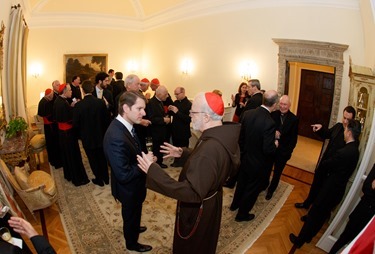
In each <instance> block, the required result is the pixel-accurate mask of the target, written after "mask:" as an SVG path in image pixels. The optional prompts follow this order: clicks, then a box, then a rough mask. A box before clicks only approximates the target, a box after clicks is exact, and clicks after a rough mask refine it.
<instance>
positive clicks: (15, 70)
mask: <svg viewBox="0 0 375 254" xmlns="http://www.w3.org/2000/svg"><path fill="white" fill-rule="evenodd" d="M8 27H9V36H8V42H7V46H6V55H5V64H4V67H5V82H4V86H3V92H4V96H3V97H4V100H3V101H4V107H5V112H6V118H7V120H9V117H13V116H21V117H23V118H24V119H26V120H27V119H28V118H27V115H26V98H27V96H26V92H27V91H26V45H27V36H28V31H29V29H28V27H27V25H26V22H25V21H24V18H23V14H22V10H21V8H20V5H18V6H12V9H11V12H10V18H9V25H8Z"/></svg>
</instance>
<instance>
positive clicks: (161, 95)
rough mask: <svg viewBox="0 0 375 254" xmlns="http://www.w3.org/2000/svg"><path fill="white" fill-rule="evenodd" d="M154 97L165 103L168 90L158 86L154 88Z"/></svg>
mask: <svg viewBox="0 0 375 254" xmlns="http://www.w3.org/2000/svg"><path fill="white" fill-rule="evenodd" d="M155 96H156V98H158V99H159V100H161V101H165V100H166V99H167V98H168V90H167V88H166V87H165V86H159V87H158V88H156V91H155Z"/></svg>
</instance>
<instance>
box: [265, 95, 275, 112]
mask: <svg viewBox="0 0 375 254" xmlns="http://www.w3.org/2000/svg"><path fill="white" fill-rule="evenodd" d="M277 100H278V95H277V92H276V91H275V90H269V91H266V92H265V93H264V95H263V105H264V106H266V107H267V108H268V109H269V110H270V111H271V112H272V111H273V110H274V109H275V107H276V103H277Z"/></svg>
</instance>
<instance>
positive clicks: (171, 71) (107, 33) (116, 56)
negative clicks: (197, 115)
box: [0, 0, 374, 111]
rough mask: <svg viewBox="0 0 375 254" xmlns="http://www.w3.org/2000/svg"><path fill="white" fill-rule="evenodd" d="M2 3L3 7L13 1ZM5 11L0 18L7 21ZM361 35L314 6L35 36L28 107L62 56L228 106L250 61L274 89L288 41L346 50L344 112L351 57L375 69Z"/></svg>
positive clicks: (352, 23) (348, 14) (337, 15)
mask: <svg viewBox="0 0 375 254" xmlns="http://www.w3.org/2000/svg"><path fill="white" fill-rule="evenodd" d="M0 1H1V6H2V7H3V6H6V5H8V6H10V3H11V2H12V1H9V0H0ZM362 1H367V3H368V2H369V0H362ZM3 3H4V4H5V5H3ZM4 9H6V8H1V10H0V15H1V16H0V17H1V18H3V17H7V16H8V15H9V12H8V13H7V11H4ZM8 9H10V8H8ZM3 19H4V18H3ZM366 29H370V28H366ZM363 34H364V32H363V26H362V19H361V12H360V11H359V10H355V9H337V8H329V7H326V8H323V7H314V6H312V7H309V8H302V7H277V8H259V9H252V10H244V11H237V12H231V13H225V14H218V15H214V16H207V17H201V18H196V19H194V20H187V21H182V22H179V23H174V24H170V25H166V26H163V27H160V28H156V29H153V30H150V31H147V32H144V33H137V32H130V31H119V30H111V29H108V30H103V29H81V28H77V29H70V28H69V29H63V28H58V29H30V33H29V40H28V66H30V65H31V64H32V63H34V62H40V63H41V64H42V66H43V73H42V74H41V76H40V77H39V78H37V79H35V78H34V77H32V76H31V75H29V76H28V78H27V82H28V107H35V106H36V105H37V103H38V101H39V94H40V92H41V91H44V89H45V88H47V87H50V84H51V82H52V81H53V80H54V79H59V80H61V81H62V80H63V74H64V72H63V70H64V66H63V55H64V54H71V53H108V56H109V64H108V67H109V68H113V69H115V70H116V71H122V72H123V73H124V75H126V74H128V70H127V69H126V66H125V65H126V62H127V61H129V60H132V59H133V60H136V61H139V62H142V63H143V64H142V69H141V70H140V71H139V72H138V73H137V74H139V76H141V77H147V78H149V79H152V78H154V77H158V78H159V79H160V81H161V83H162V84H164V85H166V86H167V87H168V88H169V90H170V93H171V94H173V89H174V88H175V87H176V86H177V85H183V86H185V87H186V89H187V95H188V96H189V97H193V96H194V95H195V94H196V93H198V92H200V91H209V90H213V89H220V90H222V91H223V93H224V95H223V99H224V101H226V102H228V101H229V98H230V94H231V93H235V92H236V90H237V87H238V85H239V83H240V82H241V79H240V74H239V65H240V63H241V62H242V61H245V60H251V61H254V62H255V63H256V64H257V67H258V70H259V71H258V73H257V74H254V75H253V78H259V79H260V81H261V83H262V87H263V88H264V89H266V90H267V89H276V84H277V75H278V73H277V70H278V69H277V65H278V56H277V54H278V46H277V45H276V44H275V43H273V41H272V38H288V39H305V40H316V41H326V42H334V43H342V44H347V45H349V49H348V51H347V52H346V53H345V55H344V57H345V58H344V61H345V65H344V76H343V87H342V96H341V97H342V101H341V104H340V110H339V111H342V109H343V108H344V107H345V106H346V104H347V99H348V92H349V79H348V76H347V75H346V73H348V70H349V66H348V59H349V55H350V56H351V57H352V59H353V62H354V63H355V64H357V65H365V64H366V63H368V62H370V61H369V60H368V58H369V57H368V56H367V55H368V54H366V53H365V52H367V51H368V52H373V51H371V50H373V46H372V45H374V43H373V40H370V41H368V40H366V45H367V47H365V46H364V45H365V41H364V40H365V39H364V35H363ZM369 48H371V49H369ZM184 57H189V58H191V59H192V61H193V64H194V69H193V72H192V74H191V75H189V76H187V77H186V76H183V75H182V74H181V72H180V63H181V61H182V59H183V58H184ZM140 59H141V60H140Z"/></svg>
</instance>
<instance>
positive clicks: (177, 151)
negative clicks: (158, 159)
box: [160, 142, 182, 159]
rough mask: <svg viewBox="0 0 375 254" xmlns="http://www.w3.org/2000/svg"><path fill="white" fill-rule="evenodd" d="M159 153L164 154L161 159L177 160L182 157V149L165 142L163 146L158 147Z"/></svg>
mask: <svg viewBox="0 0 375 254" xmlns="http://www.w3.org/2000/svg"><path fill="white" fill-rule="evenodd" d="M160 148H161V150H160V152H161V153H164V154H165V155H164V156H163V158H164V159H165V158H171V157H173V158H179V157H181V155H182V148H181V147H175V146H173V145H171V144H169V143H167V142H164V145H161V146H160Z"/></svg>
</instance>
